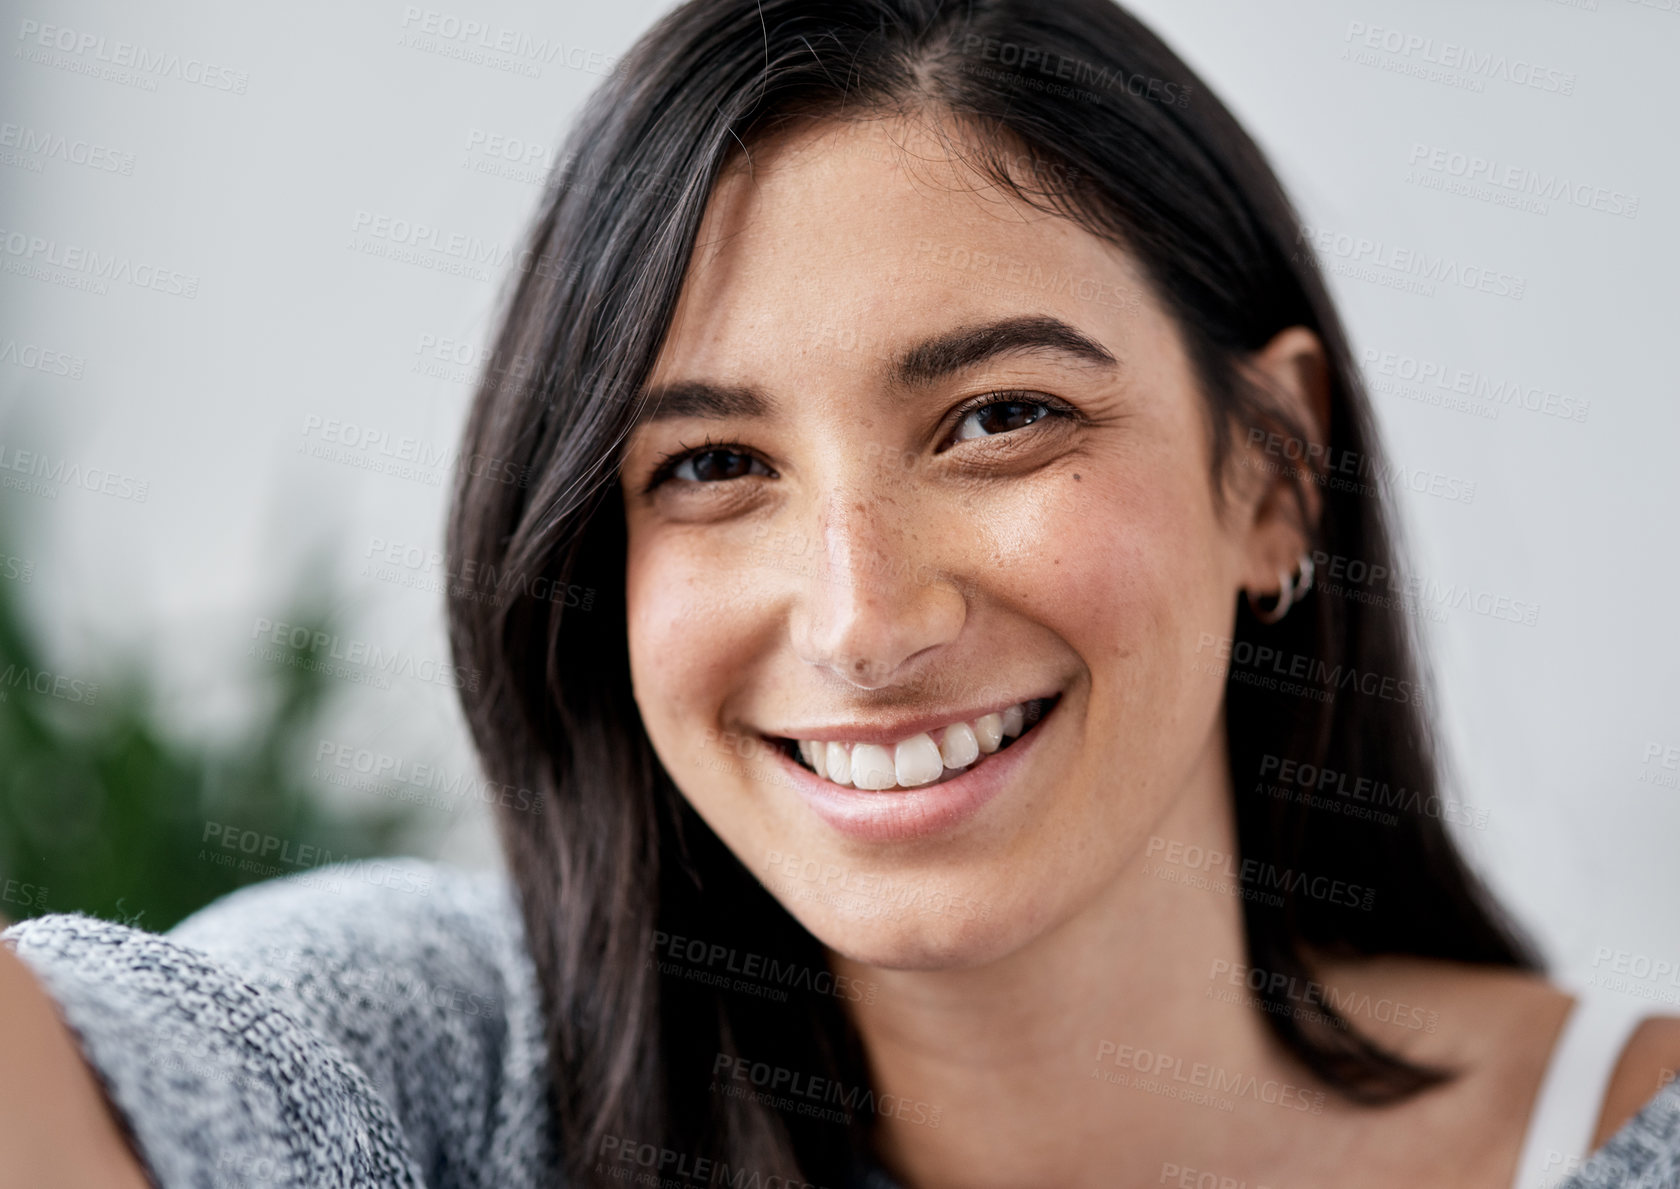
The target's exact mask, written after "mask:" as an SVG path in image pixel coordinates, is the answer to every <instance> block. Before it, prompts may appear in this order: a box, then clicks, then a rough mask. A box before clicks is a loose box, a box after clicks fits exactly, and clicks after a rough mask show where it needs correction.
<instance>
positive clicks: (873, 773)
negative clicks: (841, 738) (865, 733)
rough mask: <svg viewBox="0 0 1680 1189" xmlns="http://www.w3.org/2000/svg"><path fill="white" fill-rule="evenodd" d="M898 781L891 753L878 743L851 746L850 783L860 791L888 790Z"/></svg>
mask: <svg viewBox="0 0 1680 1189" xmlns="http://www.w3.org/2000/svg"><path fill="white" fill-rule="evenodd" d="M897 779H898V773H897V770H896V769H895V768H894V767H893V758H892V753H891V752H890V751H888V750H887V749H886V748H884V747H882V746H881V745H880V744H879V743H854V744H853V745H852V783H853V784H854V785H856V786H857V787H858V788H860V789H890V788H892V786H893V782H894V781H896V780H897Z"/></svg>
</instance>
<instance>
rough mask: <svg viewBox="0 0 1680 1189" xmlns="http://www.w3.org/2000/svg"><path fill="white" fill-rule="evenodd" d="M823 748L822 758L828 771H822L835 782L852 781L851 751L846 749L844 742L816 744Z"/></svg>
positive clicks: (849, 782) (845, 782)
mask: <svg viewBox="0 0 1680 1189" xmlns="http://www.w3.org/2000/svg"><path fill="white" fill-rule="evenodd" d="M818 746H819V747H821V748H822V750H823V753H824V754H823V759H824V760H825V761H826V766H827V768H828V771H827V772H825V773H824V775H825V776H827V777H828V778H829V779H830V780H832V781H833V782H834V783H835V784H851V783H852V753H851V752H850V751H848V750H847V749H846V745H845V744H844V743H823V744H818Z"/></svg>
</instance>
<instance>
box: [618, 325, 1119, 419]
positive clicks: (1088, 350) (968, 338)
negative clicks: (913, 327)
mask: <svg viewBox="0 0 1680 1189" xmlns="http://www.w3.org/2000/svg"><path fill="white" fill-rule="evenodd" d="M1022 352H1044V353H1051V354H1059V355H1068V356H1072V357H1073V358H1075V359H1078V360H1080V361H1082V362H1084V363H1087V364H1093V365H1097V366H1101V367H1110V368H1112V367H1116V366H1118V360H1116V359H1115V358H1114V356H1113V355H1111V354H1110V353H1109V352H1108V351H1107V349H1105V348H1104V347H1103V346H1102V344H1100V343H1098V342H1097V341H1096V340H1095V339H1093V338H1090V337H1089V336H1087V335H1085V334H1083V333H1082V332H1080V331H1078V330H1075V329H1074V328H1073V327H1072V326H1070V325H1068V324H1067V323H1066V322H1063V321H1062V320H1061V319H1060V318H1052V317H1050V316H1049V315H1047V314H1041V315H1025V316H1022V317H1016V318H1001V319H998V320H997V321H995V322H982V323H979V324H977V325H973V326H959V327H958V328H957V329H955V330H949V331H946V332H944V333H943V334H938V335H935V336H934V337H933V338H930V339H927V340H925V341H923V342H920V343H917V344H916V345H915V346H914V347H911V348H909V349H908V350H907V351H905V352H903V353H902V354H901V355H899V356H898V358H897V359H895V360H894V361H893V363H892V367H891V369H890V371H889V375H890V378H891V380H892V382H893V383H894V384H896V385H898V386H900V387H906V388H916V387H923V386H926V385H928V384H932V383H934V382H935V381H937V380H942V379H944V378H945V377H947V376H950V375H954V374H956V373H957V372H961V371H965V370H967V369H968V368H972V367H978V366H979V365H980V364H982V363H986V362H988V361H990V360H992V359H995V358H996V357H997V356H999V355H1013V354H1018V353H1022ZM775 407H776V402H775V401H774V400H772V399H771V398H770V397H769V396H768V395H766V394H765V393H764V391H763V390H761V389H758V388H754V387H753V386H751V385H749V384H708V383H705V382H704V381H700V380H680V381H678V382H676V383H674V384H666V385H662V386H659V387H656V388H650V389H649V390H648V391H647V392H646V394H645V395H644V398H643V402H642V404H641V405H640V406H639V409H638V413H637V417H636V423H637V424H638V425H646V424H649V423H651V422H655V421H666V420H671V419H674V418H678V417H698V418H701V419H704V420H709V421H723V420H727V419H730V418H737V417H738V418H743V419H749V420H750V419H753V418H763V417H768V416H770V415H771V414H772V413H773V412H774V411H775Z"/></svg>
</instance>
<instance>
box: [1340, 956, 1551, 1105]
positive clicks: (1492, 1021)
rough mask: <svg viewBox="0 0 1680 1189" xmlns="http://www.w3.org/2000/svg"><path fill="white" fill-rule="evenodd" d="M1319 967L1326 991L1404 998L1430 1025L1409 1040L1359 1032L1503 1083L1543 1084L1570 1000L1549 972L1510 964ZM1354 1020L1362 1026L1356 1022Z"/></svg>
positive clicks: (1343, 963) (1396, 960) (1401, 961)
mask: <svg viewBox="0 0 1680 1189" xmlns="http://www.w3.org/2000/svg"><path fill="white" fill-rule="evenodd" d="M1318 969H1319V970H1320V972H1321V977H1322V978H1323V979H1324V981H1325V983H1326V985H1327V986H1340V987H1342V988H1345V989H1346V992H1356V993H1358V994H1360V995H1372V996H1384V997H1387V998H1389V999H1393V1000H1396V1001H1402V1002H1404V1003H1406V1004H1407V1005H1408V1006H1410V1007H1412V1008H1415V1009H1417V1010H1416V1011H1414V1012H1413V1016H1412V1018H1414V1019H1415V1018H1416V1015H1417V1012H1419V1011H1420V1012H1421V1013H1422V1014H1423V1017H1424V1018H1425V1019H1427V1020H1429V1021H1431V1023H1432V1025H1433V1026H1431V1027H1429V1028H1427V1029H1417V1030H1415V1035H1412V1036H1405V1035H1392V1036H1390V1035H1385V1031H1386V1032H1394V1031H1395V1030H1394V1029H1388V1030H1375V1031H1374V1030H1372V1029H1371V1028H1369V1027H1364V1028H1363V1029H1362V1030H1363V1031H1365V1032H1366V1033H1367V1035H1370V1036H1371V1039H1373V1040H1376V1041H1378V1042H1379V1043H1385V1044H1387V1046H1388V1047H1389V1048H1390V1049H1391V1051H1395V1052H1398V1053H1400V1054H1401V1055H1403V1056H1406V1057H1408V1058H1411V1059H1414V1060H1420V1061H1429V1062H1437V1061H1444V1062H1447V1063H1449V1064H1451V1065H1453V1066H1455V1067H1478V1068H1485V1069H1487V1070H1488V1071H1489V1072H1490V1073H1497V1074H1498V1075H1499V1076H1501V1077H1504V1078H1511V1077H1518V1078H1520V1077H1522V1076H1523V1075H1524V1074H1525V1073H1527V1072H1532V1074H1533V1077H1534V1079H1535V1080H1536V1082H1537V1081H1538V1079H1539V1077H1540V1075H1541V1073H1542V1072H1543V1071H1544V1067H1545V1063H1546V1059H1547V1057H1548V1056H1549V1055H1550V1053H1551V1049H1552V1042H1553V1041H1555V1040H1556V1038H1557V1036H1558V1033H1559V1032H1560V1031H1561V1030H1562V1028H1563V1023H1564V1021H1565V1020H1566V1019H1567V1017H1568V1015H1569V1009H1570V1006H1571V1004H1572V1003H1573V997H1572V996H1571V995H1570V994H1569V992H1568V991H1565V990H1564V989H1563V988H1562V987H1559V986H1558V985H1557V984H1555V983H1553V982H1552V981H1551V980H1550V979H1548V978H1546V977H1545V976H1544V975H1542V974H1537V973H1534V972H1532V971H1527V970H1516V969H1512V968H1510V967H1505V966H1485V965H1479V964H1473V963H1466V962H1448V961H1442V960H1439V959H1434V958H1417V957H1411V956H1405V955H1394V954H1385V955H1382V956H1379V957H1371V958H1354V959H1330V958H1322V959H1320V960H1319V962H1318ZM1344 997H1346V993H1344ZM1349 1022H1350V1023H1351V1024H1353V1025H1355V1026H1359V1025H1360V1024H1361V1021H1360V1020H1358V1019H1356V1018H1355V1019H1350V1021H1349Z"/></svg>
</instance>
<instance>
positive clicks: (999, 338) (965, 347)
mask: <svg viewBox="0 0 1680 1189" xmlns="http://www.w3.org/2000/svg"><path fill="white" fill-rule="evenodd" d="M1020 352H1049V353H1052V354H1059V355H1071V356H1073V357H1074V358H1076V359H1079V360H1081V361H1083V362H1085V363H1088V364H1095V365H1099V366H1102V367H1115V366H1117V365H1118V361H1117V360H1116V359H1115V358H1114V356H1113V355H1111V354H1109V352H1108V351H1107V349H1105V348H1104V347H1103V345H1102V344H1101V343H1099V342H1097V341H1096V340H1095V339H1093V338H1090V337H1088V336H1086V335H1085V334H1083V333H1081V332H1080V331H1078V330H1075V329H1074V328H1073V327H1071V326H1069V325H1068V324H1067V323H1066V322H1063V321H1062V320H1061V319H1060V318H1052V317H1050V316H1049V315H1047V314H1039V315H1026V316H1022V317H1018V318H1002V319H999V320H998V321H996V322H982V323H980V324H978V325H975V326H960V327H958V328H957V329H956V330H951V331H947V332H946V333H944V334H941V335H937V336H936V337H934V338H931V339H928V340H927V341H926V342H923V343H918V344H916V345H915V346H914V347H911V348H910V349H909V350H908V351H906V352H904V354H902V355H900V356H899V357H898V360H897V361H896V362H895V363H894V364H893V369H892V376H893V379H894V381H895V382H897V383H898V384H900V385H903V386H905V387H917V386H920V385H925V384H931V383H933V382H934V381H936V380H943V379H944V378H945V377H946V376H949V375H952V374H954V373H956V372H960V371H965V370H967V369H968V368H971V367H977V366H979V365H980V364H982V363H987V362H989V361H991V360H992V359H994V358H996V357H997V356H999V355H1013V354H1017V353H1020Z"/></svg>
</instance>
